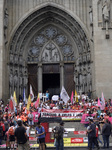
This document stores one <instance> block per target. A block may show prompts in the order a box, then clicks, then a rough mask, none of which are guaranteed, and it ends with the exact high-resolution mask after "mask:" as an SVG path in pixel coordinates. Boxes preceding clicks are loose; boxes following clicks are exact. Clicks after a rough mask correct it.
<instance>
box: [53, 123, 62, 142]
mask: <svg viewBox="0 0 112 150" xmlns="http://www.w3.org/2000/svg"><path fill="white" fill-rule="evenodd" d="M62 137H63V128H62V127H61V126H59V127H58V126H57V127H56V128H55V132H54V138H55V139H61V138H62Z"/></svg>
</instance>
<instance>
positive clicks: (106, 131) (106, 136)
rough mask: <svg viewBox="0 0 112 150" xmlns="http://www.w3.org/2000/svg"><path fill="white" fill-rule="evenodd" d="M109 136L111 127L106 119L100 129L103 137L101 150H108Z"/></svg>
mask: <svg viewBox="0 0 112 150" xmlns="http://www.w3.org/2000/svg"><path fill="white" fill-rule="evenodd" d="M110 134H111V125H110V124H109V121H108V120H107V119H106V120H104V125H103V127H102V136H103V142H104V145H103V148H109V136H110Z"/></svg>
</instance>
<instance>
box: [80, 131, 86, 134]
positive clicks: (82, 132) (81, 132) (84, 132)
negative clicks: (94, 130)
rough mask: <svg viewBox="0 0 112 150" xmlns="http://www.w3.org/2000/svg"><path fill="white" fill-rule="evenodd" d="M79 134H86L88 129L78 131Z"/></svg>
mask: <svg viewBox="0 0 112 150" xmlns="http://www.w3.org/2000/svg"><path fill="white" fill-rule="evenodd" d="M78 134H86V131H78Z"/></svg>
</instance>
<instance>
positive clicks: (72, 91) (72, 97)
mask: <svg viewBox="0 0 112 150" xmlns="http://www.w3.org/2000/svg"><path fill="white" fill-rule="evenodd" d="M71 103H73V91H72V94H71Z"/></svg>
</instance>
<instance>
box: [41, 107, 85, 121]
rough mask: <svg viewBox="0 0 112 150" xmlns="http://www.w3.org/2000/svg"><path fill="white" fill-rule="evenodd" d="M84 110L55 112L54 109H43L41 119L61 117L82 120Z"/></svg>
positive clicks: (58, 110)
mask: <svg viewBox="0 0 112 150" xmlns="http://www.w3.org/2000/svg"><path fill="white" fill-rule="evenodd" d="M82 114H83V110H71V109H69V110H60V109H57V110H53V109H49V110H48V109H42V111H41V117H48V118H51V117H61V118H62V119H67V118H68V119H81V118H82Z"/></svg>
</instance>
